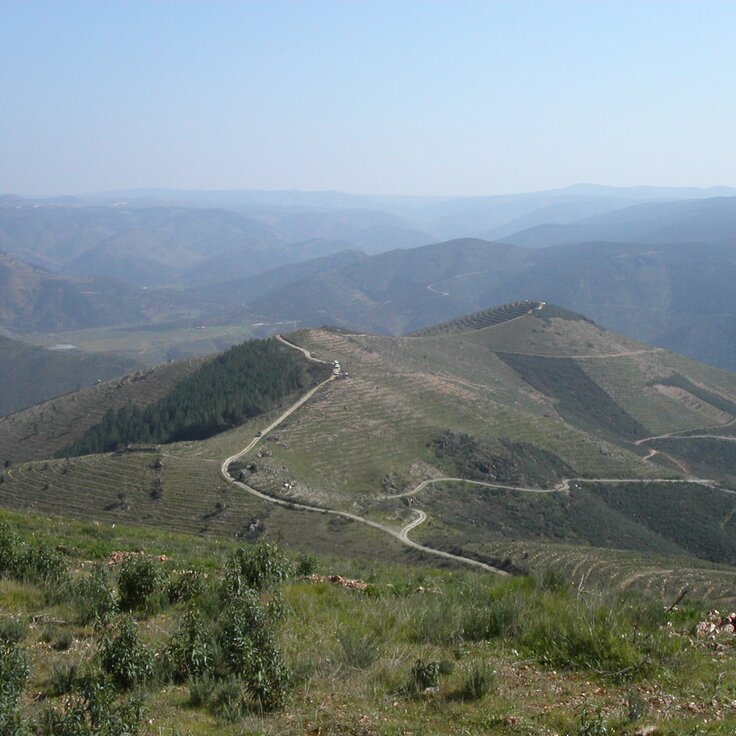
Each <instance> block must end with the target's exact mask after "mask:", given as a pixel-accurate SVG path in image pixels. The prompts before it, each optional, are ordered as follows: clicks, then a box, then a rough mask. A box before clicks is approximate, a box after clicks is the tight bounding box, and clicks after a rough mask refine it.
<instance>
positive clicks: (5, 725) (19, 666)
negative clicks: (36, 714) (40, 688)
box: [0, 642, 30, 736]
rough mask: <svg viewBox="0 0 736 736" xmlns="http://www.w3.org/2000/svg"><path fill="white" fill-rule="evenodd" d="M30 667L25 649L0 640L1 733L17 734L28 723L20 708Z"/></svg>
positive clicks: (8, 735)
mask: <svg viewBox="0 0 736 736" xmlns="http://www.w3.org/2000/svg"><path fill="white" fill-rule="evenodd" d="M29 674H30V668H29V666H28V658H27V656H26V653H25V650H24V649H22V648H21V646H20V645H19V644H18V643H17V642H0V734H2V736H6V735H7V736H11V735H12V736H16V734H18V735H20V734H22V733H24V732H25V729H26V728H27V724H26V723H25V719H24V718H23V715H22V713H21V711H20V708H19V701H20V697H21V695H22V694H23V690H24V689H25V686H26V683H27V681H28V676H29Z"/></svg>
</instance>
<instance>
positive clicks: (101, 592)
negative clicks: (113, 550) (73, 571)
mask: <svg viewBox="0 0 736 736" xmlns="http://www.w3.org/2000/svg"><path fill="white" fill-rule="evenodd" d="M74 599H75V602H76V605H77V609H78V610H79V618H80V620H81V622H82V623H83V624H89V623H101V624H104V623H106V622H107V621H108V620H109V619H110V617H111V616H112V615H113V614H115V613H116V612H117V610H118V603H117V600H116V599H115V590H114V587H113V580H112V574H111V573H110V570H109V569H108V567H107V565H105V564H104V563H102V562H100V563H98V564H97V565H95V566H94V567H93V568H92V570H91V572H90V573H89V574H88V575H85V576H84V577H81V578H79V580H78V581H77V582H76V584H75V585H74Z"/></svg>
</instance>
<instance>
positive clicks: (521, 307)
mask: <svg viewBox="0 0 736 736" xmlns="http://www.w3.org/2000/svg"><path fill="white" fill-rule="evenodd" d="M543 307H544V302H533V301H521V302H513V303H511V304H504V305H502V306H500V307H497V308H496V309H484V310H482V311H480V312H474V313H473V314H468V315H466V316H465V317H460V318H459V319H453V320H450V321H449V322H443V323H442V324H440V325H434V326H433V327H427V328H426V329H424V330H418V331H417V332H414V333H412V337H429V336H430V335H446V334H452V333H454V332H467V331H468V330H482V329H484V328H485V327H495V326H496V325H500V324H502V323H503V322H509V321H510V320H512V319H517V318H518V317H522V316H524V315H525V314H529V313H530V312H532V311H533V310H535V309H542V308H543Z"/></svg>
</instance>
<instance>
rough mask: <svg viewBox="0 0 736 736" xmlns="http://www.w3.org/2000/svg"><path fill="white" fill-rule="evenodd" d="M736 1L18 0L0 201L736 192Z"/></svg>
mask: <svg viewBox="0 0 736 736" xmlns="http://www.w3.org/2000/svg"><path fill="white" fill-rule="evenodd" d="M735 77H736V2H731V1H730V0H722V1H721V2H709V1H708V0H693V1H692V2H682V1H679V0H666V1H663V2H657V1H654V0H646V1H644V0H630V1H627V0H617V1H616V2H605V1H604V0H588V1H586V2H583V1H582V0H581V1H579V2H564V1H562V0H557V1H555V2H544V1H543V0H534V1H533V2H532V1H530V2H525V1H524V0H505V1H504V2H500V1H499V2H493V0H482V1H480V2H464V1H463V0H446V1H444V2H442V1H439V0H436V1H434V2H429V1H423V0H421V1H420V0H404V1H403V2H402V1H400V0H395V1H393V2H381V1H380V0H370V1H369V2H359V1H358V0H341V1H340V2H338V1H337V0H336V1H334V2H312V1H310V0H299V1H298V2H296V1H295V2H281V1H279V0H268V1H266V0H264V1H263V2H235V1H234V0H233V1H231V2H216V1H214V0H206V1H205V0H201V1H200V2H194V1H192V0H169V1H166V2H164V1H160V2H156V1H155V0H146V1H145V2H136V1H134V0H124V1H123V0H120V2H108V1H106V0H92V1H90V2H73V1H71V0H52V1H50V2H36V1H34V0H0V192H14V193H20V194H41V193H46V194H51V193H54V194H59V193H79V192H90V191H98V190H105V189H119V188H128V187H146V186H163V187H181V188H200V189H238V188H243V189H291V188H296V189H339V190H342V191H347V192H363V193H390V194H402V193H407V194H408V193H413V194H494V193H505V192H512V191H528V190H535V189H545V188H550V187H556V186H564V185H567V184H572V183H575V182H581V181H591V182H596V183H603V184H614V185H634V184H658V185H677V186H710V185H716V184H724V185H734V184H736V84H734V81H735Z"/></svg>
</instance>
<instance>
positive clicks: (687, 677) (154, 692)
mask: <svg viewBox="0 0 736 736" xmlns="http://www.w3.org/2000/svg"><path fill="white" fill-rule="evenodd" d="M4 516H5V518H9V519H11V520H12V521H13V523H12V524H9V525H8V524H6V525H5V526H4V527H3V529H2V531H0V608H1V609H2V612H3V613H2V615H1V616H0V640H2V644H1V645H0V646H2V649H3V652H2V653H3V658H2V664H0V678H2V680H3V688H2V698H0V724H3V727H4V728H5V731H4V732H5V733H15V734H17V735H18V736H21V734H51V733H53V734H55V735H57V736H58V735H59V734H70V735H72V736H81V735H82V734H92V733H94V734H110V735H112V734H116V736H117V734H122V733H129V734H135V733H139V734H146V735H150V736H153V735H154V734H157V735H159V734H167V736H168V735H169V734H171V735H172V736H173V734H215V733H217V734H223V735H230V734H232V735H233V736H234V735H235V734H295V735H296V734H303V733H318V734H355V735H356V736H357V735H360V736H368V735H369V734H377V735H379V734H380V735H385V736H389V735H398V734H407V736H408V735H409V734H420V733H424V734H445V733H447V734H458V735H460V734H476V733H488V734H529V735H530V736H531V734H553V733H555V734H570V735H571V736H572V735H573V734H605V733H608V734H610V733H616V734H634V732H635V731H636V729H638V728H640V727H641V726H642V725H653V724H656V725H657V726H658V728H659V731H658V733H661V734H693V735H694V734H703V733H709V734H727V733H733V730H734V728H735V727H736V714H735V713H734V710H733V706H732V703H733V700H734V693H736V668H734V666H733V664H734V656H735V655H736V649H735V647H734V637H733V635H732V634H728V635H724V636H722V637H717V638H714V639H698V638H696V637H694V636H693V630H694V627H695V625H696V623H697V622H698V621H699V620H700V619H701V618H702V617H703V615H704V613H703V611H702V610H701V608H700V607H699V606H696V605H686V606H681V607H679V608H676V609H674V610H671V611H666V610H665V608H664V607H663V606H662V604H661V602H660V601H658V600H655V599H652V598H635V597H631V596H628V597H622V596H620V595H615V594H606V593H600V592H585V593H579V592H578V591H577V590H575V589H573V588H571V587H569V586H568V584H567V583H566V582H565V580H564V579H563V578H562V577H561V576H560V575H558V574H556V573H554V572H553V571H547V572H542V573H540V574H539V575H538V576H536V577H521V578H512V579H504V580H502V579H498V578H496V577H493V576H486V575H481V574H474V573H449V572H442V571H438V570H433V569H429V568H427V569H418V568H414V569H402V568H398V567H389V566H375V567H374V569H373V570H372V571H370V572H369V571H367V570H365V573H366V574H365V575H364V577H365V578H366V585H357V586H355V587H354V588H352V589H348V588H345V587H343V586H341V585H335V584H331V583H329V582H326V581H324V582H315V581H310V580H308V579H306V578H305V577H304V574H305V573H310V572H312V571H314V570H316V571H317V572H319V573H331V572H336V571H341V572H342V571H349V570H350V568H351V567H352V565H351V563H349V562H342V563H341V562H339V561H337V560H333V561H331V562H330V561H326V560H321V559H316V558H311V557H304V556H302V557H299V558H292V559H288V558H286V557H285V556H284V555H283V554H282V553H280V552H279V551H278V550H276V549H275V548H274V547H270V546H260V547H248V546H245V547H238V548H236V547H235V546H234V545H225V544H223V543H218V542H215V541H214V540H195V539H192V538H188V537H185V536H184V535H174V534H172V535H165V534H161V533H158V532H157V533H153V532H148V531H138V530H134V529H117V528H116V529H115V530H113V532H112V539H111V540H110V541H111V542H112V543H113V544H114V545H115V546H116V548H117V549H118V550H120V549H124V548H125V546H126V545H130V547H131V548H132V550H135V551H139V550H141V548H143V550H145V552H146V553H148V554H134V555H131V556H127V557H126V559H125V560H124V561H123V562H122V564H116V565H108V564H106V563H104V562H103V564H100V563H99V562H98V563H95V562H90V561H89V558H90V557H91V558H94V559H97V560H101V559H102V558H103V557H104V555H105V554H106V552H107V548H103V547H100V546H98V545H99V542H100V541H101V540H98V539H95V535H94V528H93V527H90V526H89V525H80V524H74V523H71V522H70V523H65V524H63V525H59V526H55V527H52V526H51V525H49V524H48V522H44V521H43V520H42V519H38V518H31V517H21V516H9V515H4ZM54 531H55V532H56V539H55V542H56V544H58V543H59V542H61V543H62V544H63V545H64V547H63V551H59V550H58V549H56V548H55V546H56V545H52V544H50V543H49V542H50V540H52V539H53V538H54V534H53V532H54ZM160 555H165V556H166V558H165V559H163V560H162V559H161V558H160ZM91 712H94V714H95V717H94V719H92V720H95V722H96V723H97V726H96V727H95V726H93V725H92V720H90V713H91ZM3 718H4V719H5V721H2V720H1V719H3ZM13 718H15V719H16V720H15V722H14V724H13V725H12V727H11V726H9V725H8V724H11V719H13ZM80 724H81V725H80ZM8 728H11V729H14V730H8ZM23 729H25V730H23ZM594 729H598V730H594ZM604 729H607V730H604ZM0 731H2V729H1V728H0Z"/></svg>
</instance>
